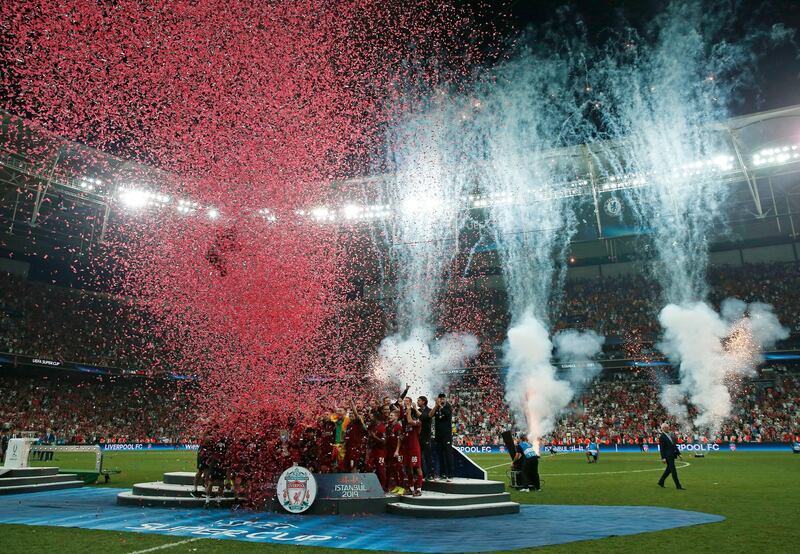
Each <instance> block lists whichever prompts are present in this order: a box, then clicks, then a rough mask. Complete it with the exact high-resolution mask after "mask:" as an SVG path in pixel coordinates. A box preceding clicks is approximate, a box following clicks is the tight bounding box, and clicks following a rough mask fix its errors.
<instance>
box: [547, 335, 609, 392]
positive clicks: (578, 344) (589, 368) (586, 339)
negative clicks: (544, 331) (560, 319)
mask: <svg viewBox="0 0 800 554" xmlns="http://www.w3.org/2000/svg"><path fill="white" fill-rule="evenodd" d="M553 342H554V343H555V346H556V353H557V355H558V359H559V360H561V362H562V363H567V364H569V367H568V375H569V381H570V383H571V384H572V386H573V387H579V386H583V385H585V384H587V383H588V382H589V381H591V380H592V379H594V378H595V377H596V376H597V374H598V373H600V371H601V370H602V369H603V367H602V366H601V365H600V364H599V363H597V362H596V361H594V360H593V358H594V357H595V356H597V355H598V354H599V353H600V352H601V351H602V350H603V344H604V343H605V342H606V339H605V337H603V336H601V335H598V334H597V333H596V332H594V331H576V330H574V329H568V330H566V331H561V332H560V333H557V334H556V335H555V336H554V337H553Z"/></svg>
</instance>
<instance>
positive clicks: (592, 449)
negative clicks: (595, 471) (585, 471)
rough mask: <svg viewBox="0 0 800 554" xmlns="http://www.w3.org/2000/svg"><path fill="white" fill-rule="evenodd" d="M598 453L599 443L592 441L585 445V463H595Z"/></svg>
mask: <svg viewBox="0 0 800 554" xmlns="http://www.w3.org/2000/svg"><path fill="white" fill-rule="evenodd" d="M599 453H600V443H599V442H595V441H594V439H592V440H591V441H590V442H589V444H587V445H586V461H587V462H589V463H590V464H591V463H595V464H596V463H597V455H598V454H599Z"/></svg>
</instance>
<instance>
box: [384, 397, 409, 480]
mask: <svg viewBox="0 0 800 554" xmlns="http://www.w3.org/2000/svg"><path fill="white" fill-rule="evenodd" d="M402 438H403V424H402V423H400V411H399V410H392V411H391V412H389V425H387V427H386V455H387V462H388V465H387V468H386V470H387V473H388V477H387V481H388V485H389V491H390V492H393V493H394V494H403V492H405V489H404V488H403V456H402V454H401V452H400V444H401V442H402Z"/></svg>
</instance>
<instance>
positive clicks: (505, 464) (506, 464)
mask: <svg viewBox="0 0 800 554" xmlns="http://www.w3.org/2000/svg"><path fill="white" fill-rule="evenodd" d="M511 464H512V462H506V463H504V464H497V465H496V466H489V467H485V468H483V469H485V470H486V471H489V470H490V469H495V468H498V467H503V466H510V465H511Z"/></svg>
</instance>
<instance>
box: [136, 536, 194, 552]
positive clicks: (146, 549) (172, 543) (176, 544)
mask: <svg viewBox="0 0 800 554" xmlns="http://www.w3.org/2000/svg"><path fill="white" fill-rule="evenodd" d="M201 540H203V537H195V538H193V539H186V540H185V541H178V542H170V543H167V544H162V545H161V546H154V547H153V548H145V549H144V550H137V551H136V552H131V554H144V553H145V552H155V551H156V550H165V549H167V548H172V547H173V546H180V545H182V544H189V543H190V542H195V541H201Z"/></svg>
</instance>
